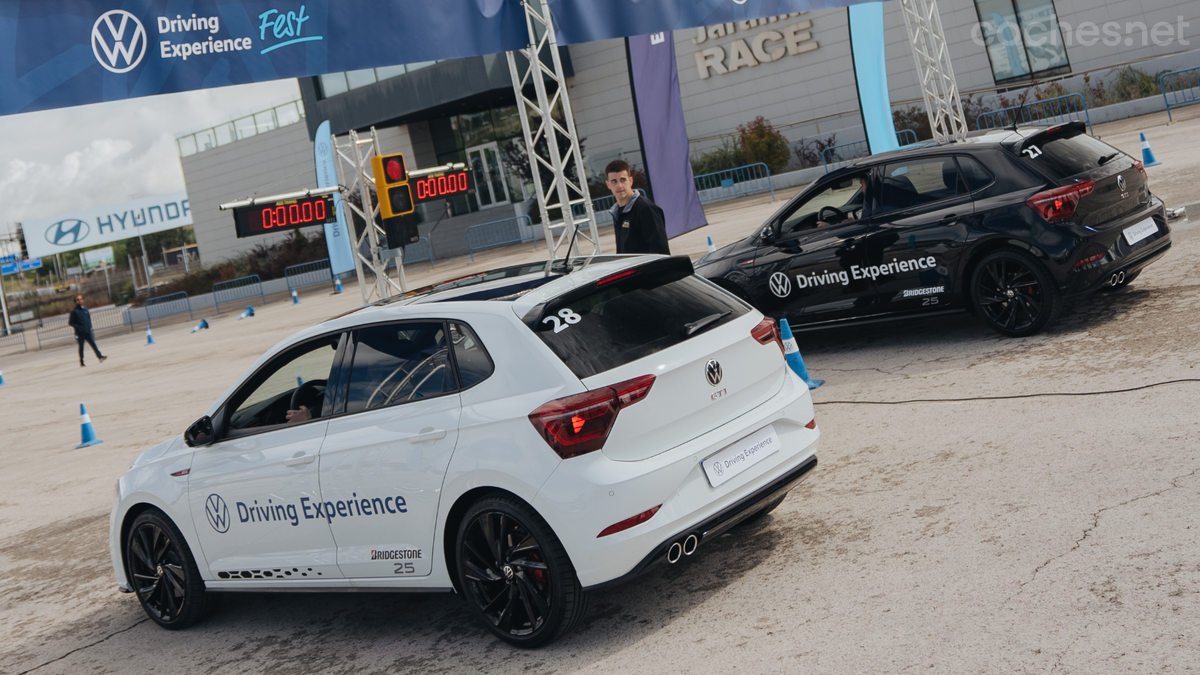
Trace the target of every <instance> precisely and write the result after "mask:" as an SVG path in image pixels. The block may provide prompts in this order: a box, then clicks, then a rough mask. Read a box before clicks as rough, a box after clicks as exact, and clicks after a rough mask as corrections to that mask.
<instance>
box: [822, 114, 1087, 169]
mask: <svg viewBox="0 0 1200 675" xmlns="http://www.w3.org/2000/svg"><path fill="white" fill-rule="evenodd" d="M1072 125H1078V126H1079V128H1080V129H1085V128H1086V125H1085V124H1084V123H1083V122H1067V123H1066V124H1037V125H1033V124H1031V125H1027V126H1019V127H1017V128H1016V129H1013V128H1012V127H1006V128H1004V129H981V130H979V131H972V132H969V133H967V136H966V138H965V139H963V140H961V141H948V142H945V143H938V142H936V141H925V142H923V143H919V144H916V145H910V146H907V147H904V148H900V149H899V150H891V151H889V152H881V153H879V154H876V155H871V156H869V157H863V158H862V159H859V160H856V161H855V162H853V163H851V164H848V165H847V166H845V167H842V168H841V169H838V170H837V171H830V172H829V175H831V176H836V175H837V174H841V173H854V171H855V170H857V169H862V168H865V167H868V166H874V165H875V164H878V163H880V162H886V161H888V160H890V159H900V158H904V157H907V156H909V155H911V154H912V153H914V152H931V151H933V152H937V151H946V152H967V153H970V152H971V151H973V150H981V149H984V148H993V147H996V146H1003V147H1010V146H1013V145H1017V144H1019V143H1021V142H1022V141H1024V140H1026V139H1028V138H1030V137H1032V136H1036V135H1038V134H1041V133H1044V132H1046V131H1049V130H1051V129H1058V128H1061V127H1065V126H1072Z"/></svg>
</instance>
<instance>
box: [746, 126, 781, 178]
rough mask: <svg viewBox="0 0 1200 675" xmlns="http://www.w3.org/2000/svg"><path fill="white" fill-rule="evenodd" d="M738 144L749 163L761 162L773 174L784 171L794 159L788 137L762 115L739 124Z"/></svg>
mask: <svg viewBox="0 0 1200 675" xmlns="http://www.w3.org/2000/svg"><path fill="white" fill-rule="evenodd" d="M738 145H739V147H740V148H741V150H742V155H743V156H744V158H745V159H746V163H747V164H756V163H759V162H761V163H763V164H766V165H767V169H768V170H770V172H771V173H773V174H774V173H779V172H780V171H782V170H783V169H784V168H785V167H787V165H788V162H789V161H791V159H792V151H791V148H790V147H789V146H788V141H787V139H786V138H784V136H783V134H781V133H779V131H777V130H776V129H775V127H773V126H771V122H770V120H768V119H767V118H765V117H763V116H762V115H759V116H758V117H756V118H754V121H752V122H750V123H748V124H741V125H738Z"/></svg>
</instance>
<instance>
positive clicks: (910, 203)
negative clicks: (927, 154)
mask: <svg viewBox="0 0 1200 675" xmlns="http://www.w3.org/2000/svg"><path fill="white" fill-rule="evenodd" d="M881 185H882V188H881V190H880V194H879V211H880V212H881V213H887V212H889V211H900V210H903V209H909V208H912V207H914V206H921V205H923V204H930V203H933V202H936V201H940V200H942V199H948V198H950V197H954V196H955V195H957V194H959V188H960V185H959V178H958V166H957V165H956V164H955V163H954V158H953V157H935V158H923V159H917V160H913V161H909V162H894V163H892V164H888V165H886V166H884V168H883V180H882V183H881Z"/></svg>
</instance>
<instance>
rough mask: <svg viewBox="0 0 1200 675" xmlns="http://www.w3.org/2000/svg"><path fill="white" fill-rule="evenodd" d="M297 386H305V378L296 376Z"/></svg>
mask: <svg viewBox="0 0 1200 675" xmlns="http://www.w3.org/2000/svg"><path fill="white" fill-rule="evenodd" d="M296 386H297V387H303V386H304V378H303V377H300V376H299V375H297V376H296Z"/></svg>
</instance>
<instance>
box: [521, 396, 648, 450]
mask: <svg viewBox="0 0 1200 675" xmlns="http://www.w3.org/2000/svg"><path fill="white" fill-rule="evenodd" d="M652 386H654V376H653V375H643V376H641V377H635V378H633V379H632V380H626V381H624V382H619V383H617V384H614V385H612V386H608V387H601V388H600V389H593V390H592V391H585V392H583V393H582V394H573V395H571V396H565V397H563V398H559V399H555V400H553V401H550V402H549V403H546V404H545V405H543V406H541V407H540V408H538V409H537V410H534V411H533V412H531V413H529V421H530V422H532V423H533V428H534V429H537V431H538V433H539V434H541V435H542V438H544V439H545V440H546V443H547V444H549V445H550V448H551V449H552V450H554V452H556V453H558V456H559V457H562V458H563V459H570V458H572V457H578V456H579V455H585V454H587V453H589V452H595V451H596V450H599V449H600V448H602V447H604V441H606V440H608V433H609V432H610V431H612V427H613V423H614V422H616V421H617V413H619V412H620V411H621V408H624V407H626V406H631V405H633V404H634V403H637V402H638V401H641V400H642V399H644V398H646V395H647V394H649V393H650V387H652Z"/></svg>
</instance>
